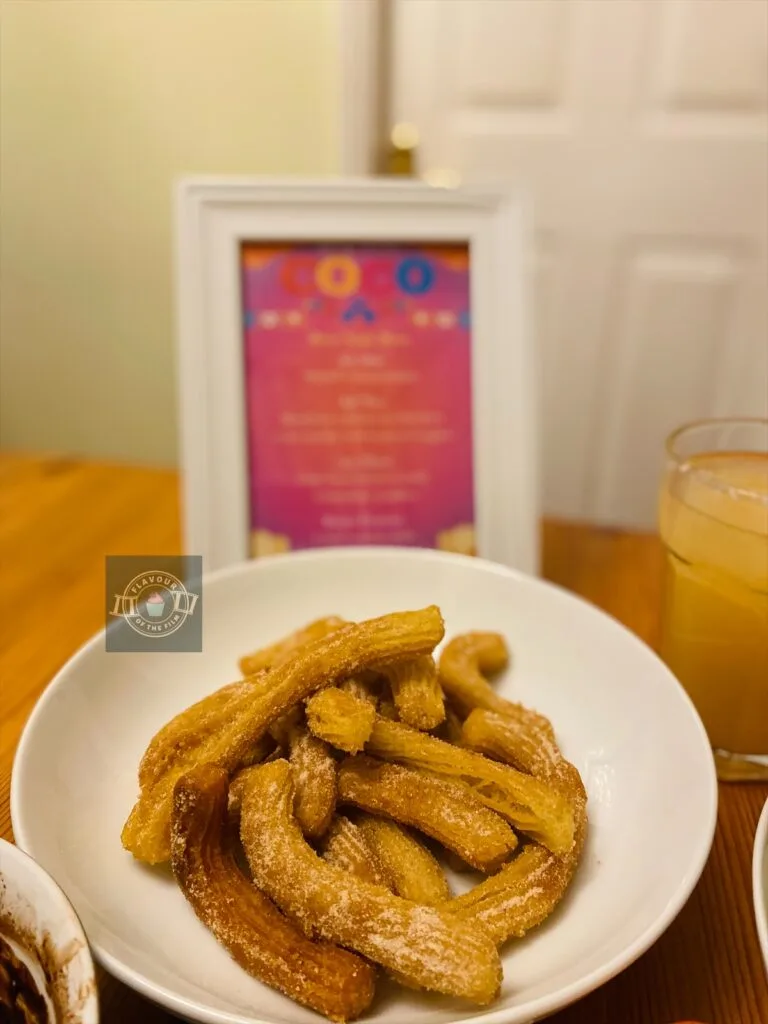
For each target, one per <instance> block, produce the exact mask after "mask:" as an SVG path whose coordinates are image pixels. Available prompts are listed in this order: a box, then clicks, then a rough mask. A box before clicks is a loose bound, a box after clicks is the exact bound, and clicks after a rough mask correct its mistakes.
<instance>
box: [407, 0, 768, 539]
mask: <svg viewBox="0 0 768 1024" xmlns="http://www.w3.org/2000/svg"><path fill="white" fill-rule="evenodd" d="M393 17H394V23H393V26H392V40H393V46H392V54H393V56H392V61H393V66H392V69H391V72H392V73H391V96H390V106H391V111H392V114H393V117H394V119H395V120H398V121H413V122H414V123H415V124H417V126H418V127H419V130H420V136H421V143H420V166H421V169H422V170H423V171H426V172H430V171H432V170H434V169H449V170H457V171H458V172H460V174H461V175H462V177H463V178H464V179H465V180H475V181H493V180H499V179H502V180H510V181H513V182H516V183H518V184H521V185H522V186H523V187H524V188H525V189H527V190H528V191H529V192H530V194H531V196H532V199H533V201H534V204H535V205H534V212H535V220H536V225H537V232H536V251H535V252H534V253H532V254H531V269H532V284H533V295H534V303H535V306H534V308H535V313H536V327H537V344H538V348H539V360H538V362H539V365H540V368H541V373H542V381H541V390H542V401H541V416H542V424H541V429H542V452H543V460H544V465H543V467H542V480H543V488H544V495H543V498H544V507H545V509H546V511H547V512H549V513H550V514H555V515H565V516H573V517H580V516H583V517H587V518H591V519H596V520H599V521H604V522H608V523H615V524H617V525H631V526H641V527H647V526H652V525H653V521H654V516H655V500H656V489H657V486H658V474H659V469H660V465H661V442H662V440H663V437H664V435H665V434H666V433H667V432H668V431H669V430H670V429H672V428H673V427H674V426H676V425H678V424H679V423H680V422H682V421H684V420H686V419H689V418H696V417H701V416H708V415H723V414H729V413H730V414H736V413H743V414H751V415H768V310H767V303H766V280H768V278H767V275H768V265H767V264H766V248H767V246H766V236H767V235H768V195H767V192H768V132H767V131H766V93H767V90H768V56H767V55H766V46H767V45H768V4H767V3H764V2H763V0H654V2H652V3H651V2H646V0H612V2H611V3H606V2H605V0H450V2H445V0H395V2H394V5H393Z"/></svg>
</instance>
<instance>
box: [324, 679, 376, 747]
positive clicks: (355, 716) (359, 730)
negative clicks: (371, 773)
mask: <svg viewBox="0 0 768 1024" xmlns="http://www.w3.org/2000/svg"><path fill="white" fill-rule="evenodd" d="M375 720H376V708H375V706H374V705H373V704H371V703H370V701H367V700H365V699H363V698H360V697H356V696H354V695H353V694H352V693H350V692H349V691H347V690H342V689H340V688H338V687H335V686H328V687H326V689H324V690H320V691H319V692H318V693H316V694H314V695H313V696H312V697H310V699H309V700H308V701H307V724H308V725H309V728H310V729H311V730H312V732H313V733H314V734H315V736H318V737H320V739H323V740H325V741H326V743H330V744H331V746H333V747H336V748H337V749H339V750H344V751H346V752H347V753H349V754H356V753H357V752H358V751H360V750H362V749H363V747H364V746H365V744H366V743H367V742H368V737H369V736H370V735H371V729H373V723H374V721H375Z"/></svg>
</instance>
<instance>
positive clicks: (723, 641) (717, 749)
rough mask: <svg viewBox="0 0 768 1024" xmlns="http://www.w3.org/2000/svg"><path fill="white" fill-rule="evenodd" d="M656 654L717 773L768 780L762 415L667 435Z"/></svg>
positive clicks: (766, 454) (766, 458)
mask: <svg viewBox="0 0 768 1024" xmlns="http://www.w3.org/2000/svg"><path fill="white" fill-rule="evenodd" d="M659 527H660V533H661V539H662V541H663V544H664V548H665V557H666V581H665V591H664V611H663V623H662V643H661V655H662V657H663V659H664V661H666V663H667V665H668V666H669V667H670V669H671V670H672V672H674V674H675V675H676V676H677V678H678V679H679V680H680V682H681V683H682V685H683V686H684V687H685V689H686V690H687V691H688V694H689V695H690V697H691V699H692V700H693V702H694V704H695V705H696V708H697V709H698V712H699V714H700V715H701V718H702V721H703V722H704V726H705V728H706V730H707V733H708V735H709V739H710V743H711V744H712V749H713V752H714V755H715V762H716V765H717V772H718V776H719V777H720V778H721V779H727V780H738V779H768V420H760V419H741V420H739V419H732V420H703V421H701V422H699V423H691V424H689V425H687V426H684V427H681V428H680V429H679V430H676V431H675V432H674V433H673V434H672V435H671V436H670V437H669V438H668V440H667V465H666V472H665V475H664V482H663V486H662V491H661V500H660V505H659Z"/></svg>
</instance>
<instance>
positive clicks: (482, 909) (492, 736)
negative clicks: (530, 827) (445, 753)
mask: <svg viewBox="0 0 768 1024" xmlns="http://www.w3.org/2000/svg"><path fill="white" fill-rule="evenodd" d="M464 738H465V742H466V743H467V744H468V745H469V746H472V747H474V748H475V749H477V750H483V751H484V752H486V753H489V754H491V755H492V756H494V757H498V758H500V759H502V760H504V761H506V762H507V763H509V764H514V765H517V766H519V767H520V768H522V769H523V770H525V771H529V772H531V773H532V774H533V775H534V776H536V777H537V778H540V779H542V780H545V781H546V782H547V783H548V784H549V785H551V786H552V787H553V788H555V789H556V790H557V791H558V792H559V793H560V794H561V795H562V796H563V797H564V799H566V800H567V801H568V803H569V805H570V807H571V810H572V813H573V818H574V837H573V843H572V844H571V846H570V848H569V849H568V850H567V851H566V852H565V853H564V854H563V855H562V856H560V857H556V856H554V855H553V854H552V853H550V852H549V851H547V850H545V849H544V848H543V847H542V846H539V845H538V844H532V845H531V846H528V847H526V848H525V849H524V850H522V851H521V852H520V854H518V856H517V857H515V859H514V860H512V861H511V862H510V863H509V864H508V865H506V866H505V867H504V868H502V870H501V871H500V872H499V873H498V875H496V876H495V877H493V878H489V879H487V880H486V881H484V882H481V883H480V885H478V886H477V887H476V888H475V889H473V890H471V891H470V892H468V893H466V894H465V895H464V896H460V897H459V898H458V899H455V900H453V901H452V902H451V903H449V904H448V905H447V906H448V907H449V909H450V910H451V911H452V912H453V913H457V914H458V915H459V916H460V917H461V918H462V919H464V920H478V921H480V922H482V924H483V925H484V926H485V927H486V928H487V929H488V931H489V932H490V933H491V935H492V936H493V937H494V939H495V940H496V942H498V943H503V942H506V941H507V939H510V938H513V937H515V938H521V937H522V936H523V935H525V934H526V932H528V931H530V930H531V929H532V928H534V927H536V926H537V925H539V924H541V922H542V921H544V920H546V918H547V917H549V915H550V914H551V913H552V911H553V910H554V909H555V907H556V906H557V904H558V903H559V902H560V900H561V899H562V898H563V896H564V895H565V892H566V890H567V888H568V886H569V884H570V882H571V879H572V878H573V875H574V872H575V871H576V868H577V867H578V864H579V861H580V859H581V855H582V852H583V849H584V842H585V840H586V836H587V827H588V824H587V794H586V790H585V789H584V784H583V782H582V781H581V776H580V775H579V773H578V771H577V770H576V768H575V767H574V766H573V765H572V764H570V762H568V761H567V760H566V759H565V758H564V757H563V755H562V754H561V752H560V750H559V748H558V747H557V745H556V744H555V743H554V741H552V740H550V739H549V738H548V737H546V736H544V735H543V734H542V733H541V731H538V732H537V731H534V732H533V733H531V731H530V730H529V729H527V728H526V727H525V726H523V725H522V724H521V723H520V722H518V721H515V720H514V719H510V718H509V717H508V716H506V715H499V714H496V713H494V712H489V711H483V710H481V709H478V710H476V711H473V712H472V714H471V715H470V716H469V718H468V719H467V721H466V722H465V723H464Z"/></svg>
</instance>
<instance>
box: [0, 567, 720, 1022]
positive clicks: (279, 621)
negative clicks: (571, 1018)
mask: <svg viewBox="0 0 768 1024" xmlns="http://www.w3.org/2000/svg"><path fill="white" fill-rule="evenodd" d="M203 601H204V620H203V621H204V648H203V653H202V654H178V655H175V654H115V653H110V654H108V653H106V652H105V650H104V637H103V635H99V636H97V637H95V638H94V639H93V640H92V641H91V642H90V643H89V644H87V645H86V647H84V648H83V650H81V651H80V652H79V653H78V654H77V655H76V656H75V657H74V658H73V659H72V661H71V662H70V663H69V664H68V665H67V666H66V667H65V668H64V669H63V670H62V671H61V672H60V673H59V675H58V676H57V678H56V679H55V680H54V681H53V683H52V684H51V686H50V687H49V689H48V690H47V691H46V693H45V694H44V696H43V697H42V699H41V700H40V702H39V704H38V706H37V708H36V709H35V711H34V713H33V715H32V717H31V718H30V721H29V723H28V725H27V728H26V730H25V733H24V736H23V738H22V741H21V744H20V746H19V751H18V755H17V759H16V763H15V766H14V773H13V782H12V792H11V806H12V815H13V824H14V829H15V831H16V835H17V838H18V841H19V842H20V843H21V845H22V846H23V847H24V848H25V849H26V850H28V851H29V852H31V853H32V854H33V855H34V856H35V858H36V859H37V860H39V861H40V863H42V864H43V865H45V867H46V868H48V869H49V870H50V871H51V873H52V874H53V875H54V877H55V878H57V879H58V881H59V882H60V884H61V885H62V886H63V887H64V888H65V889H66V891H67V892H68V893H69V896H70V898H71V899H72V901H73V903H74V905H75V907H76V908H77V910H78V912H79V914H80V915H81V918H82V920H83V922H84V925H85V928H86V931H87V933H88V936H89V939H90V941H91V944H92V946H93V949H94V951H95V953H96V955H97V956H98V958H99V959H100V960H101V961H102V963H103V964H104V966H105V967H107V969H108V970H110V971H111V972H112V973H113V974H115V975H117V977H119V978H120V979H122V980H123V981H124V982H126V983H127V984H128V985H131V986H133V987H134V988H135V989H137V990H138V991H139V992H141V993H143V994H144V995H146V996H147V997H149V998H150V999H154V1000H156V1001H157V1002H158V1003H160V1004H162V1005H163V1006H165V1007H167V1008H168V1009H169V1010H171V1011H172V1012H174V1013H176V1014H178V1015H180V1016H186V1017H188V1018H189V1019H190V1020H194V1021H203V1022H207V1024H225V1022H226V1024H252V1022H254V1021H259V1022H270V1024H272V1022H275V1024H277V1022H279V1024H300V1022H311V1021H314V1020H317V1017H316V1016H315V1015H314V1014H312V1013H311V1012H309V1011H307V1010H304V1009H302V1008H301V1007H299V1006H296V1005H294V1004H292V1003H291V1002H289V1001H288V1000H287V999H285V998H284V997H282V996H280V995H278V994H277V993H275V992H272V991H270V990H268V989H266V988H264V987H263V986H262V985H260V984H259V983H257V982H256V981H254V980H252V979H251V978H249V977H248V976H247V975H246V974H245V973H244V972H243V971H241V970H240V969H239V968H238V967H237V966H236V965H235V964H234V962H233V961H231V960H230V958H229V957H228V955H227V954H226V952H224V950H222V949H221V948H220V947H219V946H218V944H217V943H216V941H215V939H214V938H213V937H212V936H211V935H209V934H208V932H207V931H206V930H205V928H204V927H203V926H202V925H201V924H199V923H198V921H197V920H196V918H195V916H194V914H193V912H192V910H191V908H190V907H189V906H188V905H187V903H186V902H185V900H184V898H183V897H182V896H181V894H180V893H179V892H178V890H177V889H176V887H175V885H174V883H173V880H172V878H171V877H170V875H169V873H168V872H167V871H163V870H150V869H148V868H146V867H143V866H141V865H139V864H137V863H135V862H134V861H133V860H132V858H131V857H130V856H129V855H128V854H127V853H125V852H124V851H123V849H122V848H121V845H120V830H121V827H122V824H123V822H124V820H125V817H126V815H127V814H128V811H129V810H130V808H131V805H132V803H133V801H134V798H135V795H136V769H137V765H138V762H139V758H140V757H141V754H142V752H143V750H144V748H145V747H146V744H147V742H148V740H149V739H150V737H151V736H152V735H153V733H154V732H155V731H156V730H157V729H158V728H159V727H160V726H161V725H162V724H163V723H164V722H166V721H167V720H168V719H169V718H170V717H172V716H173V715H174V714H176V713H177V712H178V711H179V710H181V709H182V708H183V707H185V706H187V705H188V704H190V703H191V702H192V701H194V700H196V699H198V698H200V697H201V696H203V695H204V694H206V693H208V692H210V691H211V690H213V689H215V688H216V687H218V686H220V685H222V684H224V683H226V682H228V681H231V680H232V679H233V678H236V677H237V673H236V667H235V666H236V659H237V657H238V655H240V654H242V653H244V652H246V651H248V650H251V649H253V648H254V647H257V646H258V645H259V644H263V643H266V642H268V641H270V640H272V639H274V638H275V637H279V636H281V635H282V634H284V633H287V632H289V631H290V630H292V629H295V628H296V627H297V626H298V625H301V624H303V623H305V622H307V621H309V620H310V619H312V618H315V617H317V616H320V615H324V614H329V613H336V614H339V615H343V616H346V617H348V618H355V619H362V618H367V617H369V616H374V615H379V614H382V613H384V612H388V611H393V610H399V609H405V608H418V607H421V606H424V605H427V604H430V603H433V602H434V603H437V604H439V605H440V607H441V609H442V611H443V614H444V616H445V619H446V623H447V630H448V635H449V636H450V635H451V634H455V633H457V632H461V631H464V630H468V629H489V630H499V631H501V632H503V633H504V634H505V635H506V636H507V637H508V640H509V643H510V645H511V648H512V651H513V652H514V660H513V665H512V667H511V669H510V670H509V671H508V673H507V674H506V676H505V678H504V679H503V680H501V682H500V684H499V685H500V690H501V692H503V693H505V694H508V695H509V696H511V697H514V698H515V699H519V700H522V701H524V702H526V703H528V704H530V705H532V706H533V707H535V708H537V709H539V710H541V711H542V712H543V713H544V714H546V715H548V716H550V718H551V719H552V721H553V723H554V725H555V728H556V731H557V733H558V736H559V738H560V741H561V744H562V746H563V748H564V751H565V753H566V755H567V756H568V757H569V758H570V759H571V760H572V761H574V763H575V764H576V766H577V767H578V769H579V770H580V771H581V773H582V775H583V778H584V781H585V783H586V786H587V789H588V792H589V799H590V804H589V812H590V822H591V826H590V835H589V841H588V845H587V848H586V852H585V856H584V859H583V863H582V865H581V868H580V870H579V873H578V875H577V878H576V880H575V882H574V884H573V887H572V891H571V893H570V894H569V896H568V898H567V899H566V901H565V902H564V904H563V905H562V907H561V908H560V909H559V911H558V912H557V913H556V914H555V915H554V916H553V918H552V919H551V920H550V921H549V922H548V923H547V924H546V925H545V926H544V927H542V928H541V929H539V930H538V931H536V932H535V933H533V934H531V935H530V936H528V937H527V938H526V939H525V940H524V941H522V942H519V943H517V944H512V945H511V946H509V947H508V948H507V950H506V951H505V954H504V972H505V980H504V986H503V991H502V994H501V997H500V999H499V1001H498V1002H497V1003H496V1004H495V1005H494V1006H492V1007H490V1008H488V1009H486V1010H483V1011H482V1012H476V1011H474V1010H473V1009H472V1008H471V1007H467V1006H466V1005H463V1004H458V1003H455V1002H452V1001H450V1000H448V999H441V998H433V997H429V996H425V995H424V996H422V995H417V994H414V993H412V992H407V991H405V990H401V989H394V988H393V989H392V990H391V991H385V992H384V993H383V994H382V995H381V996H380V997H379V998H378V999H377V1001H376V1003H375V1004H374V1007H373V1009H372V1011H371V1014H370V1019H375V1020H376V1021H379V1022H382V1024H447V1022H457V1021H463V1020H468V1019H470V1018H472V1017H474V1016H478V1017H480V1016H482V1019H483V1021H484V1024H523V1022H530V1021H532V1020H534V1019H539V1018H541V1017H543V1016H545V1015H547V1014H550V1013H552V1012H554V1011H555V1010H557V1009H559V1008H560V1007H563V1006H566V1005H567V1004H569V1003H571V1002H573V1001H575V1000H577V999H579V998H580V997H582V996H583V995H585V994H586V993H588V992H590V991H591V990H593V989H595V988H597V987H598V986H599V985H601V984H602V983H603V982H605V981H607V980H608V979H609V978H611V977H612V976H613V975H615V974H617V973H618V972H619V971H621V970H622V969H623V968H624V967H626V966H627V965H628V964H630V963H631V962H632V961H633V960H634V959H636V958H637V957H638V956H640V954H641V953H643V952H644V951H645V950H646V949H647V948H648V947H649V946H650V945H651V944H652V943H653V942H654V941H655V940H656V939H657V938H658V936H659V935H660V934H661V933H662V932H663V931H664V929H665V928H667V926H668V925H669V924H670V922H671V921H672V920H673V919H674V917H675V916H676V915H677V913H678V912H679V910H680V908H681V907H682V906H683V904H684V903H685V901H686V899H687V898H688V896H689V894H690V893H691V890H692V889H693V887H694V886H695V884H696V882H697V880H698V878H699V875H700V873H701V871H702V869H703V867H704V864H705V862H706V859H707V856H708V853H709V850H710V846H711V842H712V837H713V833H714V827H715V817H716V803H717V788H716V783H715V773H714V767H713V762H712V756H711V753H710V749H709V744H708V742H707V737H706V735H705V732H704V729H703V727H702V725H701V722H700V720H699V718H698V716H697V715H696V712H695V711H694V709H693V706H692V705H691V703H690V701H689V699H688V697H687V696H686V695H685V693H684V692H683V690H682V688H681V687H680V686H679V684H678V683H677V681H676V680H675V679H674V678H673V676H672V675H671V674H670V673H669V672H668V671H667V669H666V668H665V667H664V665H663V664H662V663H661V662H660V661H659V660H658V659H657V658H656V656H655V655H654V654H653V653H652V652H651V651H650V650H649V649H648V648H647V647H645V646H644V645H643V644H642V643H641V642H640V641H639V640H638V639H637V638H636V637H634V636H633V635H632V634H631V633H629V632H628V631H627V630H626V629H624V628H623V627H622V626H620V625H619V624H618V623H617V622H615V621H614V620H613V619H611V618H609V617H608V616H606V615H604V614H602V613H601V612H600V611H598V610H597V609H595V608H593V607H592V606H591V605H589V604H587V603H585V602H583V601H580V600H578V599H577V598H575V597H573V596H572V595H569V594H567V593H566V592H565V591H562V590H560V589H558V588H556V587H553V586H551V585H549V584H546V583H543V582H541V581H538V580H533V579H530V578H527V577H525V576H522V575H520V574H518V573H515V572H512V571H509V570H507V569H505V568H503V567H501V566H498V565H494V564H491V563H487V562H483V561H480V560H477V559H472V558H466V557H463V556H461V555H448V554H441V553H438V552H431V551H418V550H413V549H405V550H401V549H393V548H383V549H371V548H367V549H366V548H358V549H354V548H353V549H345V550H325V551H322V550H320V551H313V552H305V553H297V554H292V555H285V556H278V557H275V558H269V559H264V560H260V561H257V562H252V563H250V564H247V565H245V566H239V567H237V568H235V569H233V570H226V571H224V572H219V573H216V574H215V575H212V576H210V577H209V578H207V579H206V581H205V582H204V587H203ZM42 807H45V808H46V813H44V814H43V813H41V811H40V809H41V808H42ZM660 850H663V854H661V853H660V852H659V851H660Z"/></svg>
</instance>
